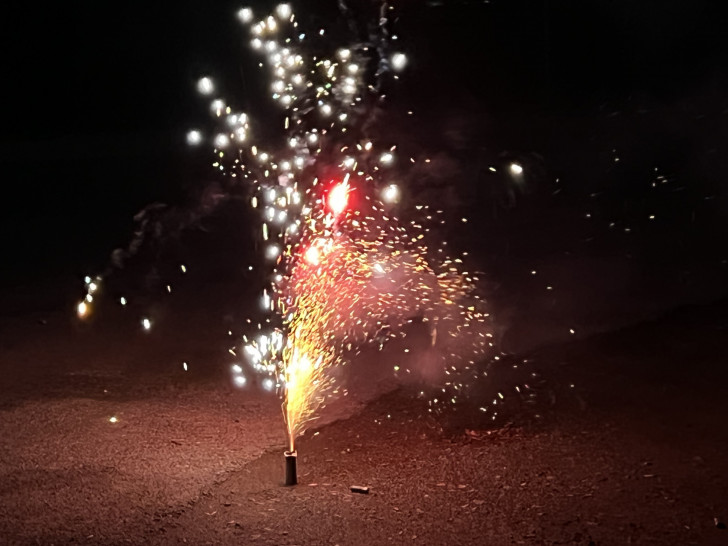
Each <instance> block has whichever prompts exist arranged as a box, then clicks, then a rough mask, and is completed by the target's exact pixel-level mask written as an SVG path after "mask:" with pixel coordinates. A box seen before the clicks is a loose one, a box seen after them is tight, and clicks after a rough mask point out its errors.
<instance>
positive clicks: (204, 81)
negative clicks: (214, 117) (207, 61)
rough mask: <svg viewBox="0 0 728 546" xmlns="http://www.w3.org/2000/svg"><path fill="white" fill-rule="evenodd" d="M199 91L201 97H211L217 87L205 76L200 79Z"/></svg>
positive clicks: (198, 83)
mask: <svg viewBox="0 0 728 546" xmlns="http://www.w3.org/2000/svg"><path fill="white" fill-rule="evenodd" d="M197 91H198V92H199V93H200V94H201V95H211V94H212V93H213V92H214V91H215V85H214V84H213V83H212V80H211V79H210V78H208V77H207V76H205V77H204V78H200V79H199V80H198V82H197Z"/></svg>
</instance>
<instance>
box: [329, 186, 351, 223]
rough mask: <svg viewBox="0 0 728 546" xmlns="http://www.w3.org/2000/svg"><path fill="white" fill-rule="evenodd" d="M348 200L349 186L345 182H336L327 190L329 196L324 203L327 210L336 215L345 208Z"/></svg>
mask: <svg viewBox="0 0 728 546" xmlns="http://www.w3.org/2000/svg"><path fill="white" fill-rule="evenodd" d="M348 202H349V186H348V185H347V184H345V183H343V182H342V183H340V184H336V185H335V186H334V187H333V188H331V191H330V192H329V197H328V199H327V200H326V204H327V205H328V207H329V210H330V211H331V212H333V213H334V215H336V216H338V215H339V214H341V213H342V212H344V211H345V210H346V205H347V203H348Z"/></svg>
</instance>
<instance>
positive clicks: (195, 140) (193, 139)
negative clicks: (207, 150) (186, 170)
mask: <svg viewBox="0 0 728 546" xmlns="http://www.w3.org/2000/svg"><path fill="white" fill-rule="evenodd" d="M200 142H202V133H200V132H199V131H197V130H196V129H193V130H191V131H189V132H188V133H187V144H189V145H190V146H197V145H198V144H199V143H200Z"/></svg>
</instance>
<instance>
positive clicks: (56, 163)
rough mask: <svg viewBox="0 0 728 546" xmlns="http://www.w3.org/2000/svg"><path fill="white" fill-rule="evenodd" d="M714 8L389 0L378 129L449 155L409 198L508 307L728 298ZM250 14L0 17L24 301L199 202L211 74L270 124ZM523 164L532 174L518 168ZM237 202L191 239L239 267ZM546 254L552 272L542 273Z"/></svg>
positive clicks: (9, 258)
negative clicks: (394, 46)
mask: <svg viewBox="0 0 728 546" xmlns="http://www.w3.org/2000/svg"><path fill="white" fill-rule="evenodd" d="M366 4H367V3H366V2H360V3H359V5H360V6H365V5H366ZM714 4H715V3H712V2H708V1H707V0H699V1H693V2H682V1H673V0H667V1H659V2H658V1H644V2H632V1H628V0H616V1H609V2H608V1H593V2H576V1H557V0H543V1H533V2H527V1H513V0H493V1H491V2H476V1H464V0H460V1H459V0H453V1H448V0H442V1H439V2H438V1H434V0H431V1H420V0H408V1H403V2H396V3H395V5H396V6H397V8H398V13H399V14H400V15H399V18H398V19H397V20H396V22H395V28H396V29H397V31H398V34H399V36H400V43H401V45H402V48H403V49H404V51H406V52H407V53H408V56H409V59H410V64H409V66H408V70H407V71H406V72H405V73H404V77H403V78H402V79H401V80H400V84H399V86H398V87H397V88H396V90H395V91H394V92H393V96H392V101H391V105H392V106H391V108H392V111H393V112H395V113H396V112H400V113H401V112H404V111H406V110H408V109H412V110H413V111H414V112H415V116H413V118H410V119H405V118H404V117H403V116H398V115H395V114H393V115H392V116H391V117H389V118H388V121H387V123H388V126H387V128H386V129H387V131H389V132H390V133H391V134H400V135H401V136H402V139H403V143H402V147H403V148H405V149H408V150H410V151H412V153H414V154H419V155H420V156H422V157H425V156H428V157H433V158H435V159H434V160H433V166H432V169H433V170H432V171H431V172H429V174H423V175H422V176H420V175H418V174H417V173H415V174H413V175H412V178H411V183H410V184H408V188H409V192H410V195H409V198H410V199H411V202H414V201H417V200H418V199H422V200H425V201H427V200H431V201H435V202H437V203H445V205H446V208H447V210H446V213H447V214H448V215H450V216H452V218H453V219H459V218H460V217H461V216H467V217H469V218H470V219H471V221H470V223H469V224H467V225H462V224H459V223H458V222H455V227H453V228H450V229H451V231H450V232H449V233H447V236H448V237H449V238H451V239H452V240H453V244H454V245H456V246H458V245H460V246H462V247H463V248H467V249H469V250H471V251H472V254H473V255H474V260H475V265H476V266H477V267H478V268H480V269H483V270H484V271H485V272H486V274H487V275H488V276H489V277H488V278H489V280H488V283H487V286H488V291H489V296H490V297H491V298H492V299H493V301H494V302H495V303H496V304H497V305H498V306H500V307H499V309H502V310H503V311H502V312H501V316H506V315H508V314H509V313H510V314H511V315H513V313H515V314H518V313H519V312H520V313H525V312H526V310H527V309H528V308H529V307H530V306H531V305H536V306H538V305H542V307H543V308H544V309H547V308H548V309H551V310H552V311H553V310H554V309H555V303H554V302H553V301H552V299H553V298H552V294H553V292H549V294H548V298H551V299H544V298H546V296H544V295H543V293H542V291H543V290H544V289H545V287H546V285H551V284H553V283H554V282H555V283H556V284H557V285H559V287H558V288H559V290H560V292H558V293H559V294H561V295H562V297H561V300H559V301H560V303H559V305H561V302H564V301H567V302H569V303H564V304H563V305H564V307H563V309H561V311H560V313H561V316H562V317H563V318H564V321H565V323H566V322H568V321H569V320H572V321H573V320H576V319H575V316H576V315H577V314H578V313H576V312H575V311H574V306H576V305H577V304H580V305H582V307H583V306H584V305H583V302H584V299H583V298H584V297H586V298H588V297H589V294H592V293H595V292H599V297H598V298H595V303H594V305H592V306H591V307H592V311H591V313H592V314H593V315H597V316H596V317H595V316H592V317H591V318H587V319H584V316H583V313H582V315H580V317H581V319H584V320H586V322H589V321H591V322H592V323H593V324H594V325H596V324H597V323H599V324H600V325H603V324H607V323H609V322H610V321H612V318H611V317H612V313H614V312H615V310H614V308H616V307H619V308H620V309H626V308H630V307H639V306H640V305H642V304H644V302H642V303H639V302H635V301H634V298H635V297H637V295H639V297H643V298H647V299H650V301H653V300H659V302H660V305H656V306H655V307H669V306H671V305H674V304H678V303H681V302H685V301H692V300H693V299H696V298H697V299H700V298H703V299H705V298H717V297H719V296H721V295H722V294H724V293H725V287H726V269H727V266H726V263H727V262H726V260H728V250H726V249H728V228H727V227H726V226H728V223H727V222H726V218H727V214H728V200H727V198H726V188H727V185H728V183H727V182H726V175H725V173H726V170H727V169H728V159H726V157H728V156H727V155H726V152H727V151H728V150H726V147H727V146H726V143H727V139H728V125H727V124H726V120H727V119H728V118H727V115H728V96H727V94H726V90H727V89H728V88H727V87H726V77H727V74H726V65H725V61H724V58H725V57H724V56H723V49H724V44H723V42H724V41H725V40H724V30H723V29H724V28H725V23H726V21H725V18H723V17H722V15H721V14H720V13H719V10H718V8H717V7H716V6H714ZM293 6H294V9H296V11H297V12H298V13H299V18H300V19H303V20H304V22H305V20H306V17H312V18H314V19H318V22H323V23H327V24H331V21H330V19H331V18H332V16H331V14H332V13H336V10H335V5H334V2H324V1H323V0H321V1H317V2H307V3H306V8H305V10H306V11H305V12H304V11H303V10H302V9H300V8H297V4H295V3H294V4H293ZM239 7H241V5H239V4H237V3H234V2H214V3H208V2H199V1H192V0H185V1H181V2H177V3H176V5H175V7H174V8H168V7H160V6H157V5H152V6H150V5H142V4H140V5H134V4H133V3H132V4H124V5H118V6H114V7H110V6H109V5H100V4H98V3H91V2H78V3H71V4H70V5H68V4H58V3H56V4H35V3H25V4H23V5H22V6H20V7H19V9H18V10H17V11H15V12H14V13H13V14H12V15H11V14H10V13H6V15H5V16H4V17H3V21H4V22H3V23H2V24H3V27H4V28H3V32H2V40H3V43H2V47H1V50H2V52H3V63H2V66H3V74H4V78H3V82H4V85H3V87H4V97H5V98H4V99H3V105H4V108H3V123H2V128H1V133H0V162H1V168H2V173H3V176H2V193H0V203H1V206H0V209H1V210H0V227H1V230H2V231H1V232H2V239H1V241H2V250H1V252H2V256H1V263H2V273H1V274H2V279H3V289H2V291H3V292H4V295H5V297H6V298H8V297H10V296H13V298H14V299H13V298H11V299H13V301H14V304H15V307H17V308H20V307H23V306H26V307H27V306H33V305H39V304H40V303H39V301H38V298H36V300H33V298H32V297H31V293H32V290H29V289H28V287H32V286H40V285H45V286H48V285H49V284H50V285H52V284H53V283H55V282H56V281H57V282H59V283H60V282H61V281H63V282H67V283H70V284H69V285H72V284H73V283H76V282H77V283H78V287H79V295H80V294H81V293H82V292H81V290H82V281H81V279H82V278H83V276H84V275H85V274H90V273H94V272H95V271H100V270H103V268H104V266H105V264H106V260H107V258H108V255H109V253H110V252H111V251H112V250H113V249H114V248H116V247H119V246H125V245H126V243H127V242H128V241H129V239H130V238H131V231H132V227H133V222H132V217H133V215H134V214H135V213H136V212H137V211H138V210H140V209H142V208H143V207H144V206H146V205H148V204H149V203H152V202H164V203H168V204H170V205H171V206H173V207H177V209H178V210H188V209H193V208H195V207H198V206H199V202H200V200H201V199H204V196H205V195H206V193H205V192H206V191H207V190H206V189H205V188H209V187H210V184H212V183H214V181H215V180H216V173H215V172H214V171H213V169H212V168H211V167H209V163H210V162H211V154H209V153H208V149H207V148H205V147H204V146H203V147H201V148H200V149H197V150H195V149H191V148H190V147H189V146H187V145H186V143H185V141H184V139H185V133H186V131H187V130H188V129H189V128H191V127H196V126H204V124H205V123H207V118H208V116H207V106H206V104H205V102H204V101H203V100H201V99H200V97H198V96H197V94H196V91H195V83H196V81H197V79H198V78H199V77H200V76H202V75H211V76H213V77H214V78H215V80H216V82H217V83H218V84H219V85H220V86H222V88H223V94H224V96H225V97H226V98H230V99H231V100H232V101H233V102H234V103H236V104H237V105H238V106H240V107H241V108H243V109H246V110H247V111H248V112H249V113H250V114H251V116H252V117H253V118H256V116H257V117H260V116H261V115H262V116H263V118H264V119H265V115H266V112H267V111H268V109H269V107H270V106H269V105H268V104H267V101H266V99H265V85H266V82H265V81H264V80H263V79H261V78H260V77H259V74H258V73H257V71H256V69H255V66H256V64H255V63H256V59H255V57H254V56H253V55H252V54H251V53H250V52H249V50H248V48H247V46H246V44H247V41H248V37H247V32H246V31H245V29H244V28H242V26H241V25H240V24H239V22H238V21H237V19H236V17H235V12H236V11H237V9H238V8H239ZM253 7H254V8H256V12H257V13H259V14H260V13H264V12H267V11H268V9H269V8H272V4H271V5H267V4H262V3H259V2H257V3H254V4H253ZM511 161H518V162H519V163H521V164H522V165H523V166H524V168H525V173H524V176H523V177H522V179H520V180H514V179H513V177H511V176H509V175H508V173H507V170H506V167H507V165H508V164H509V163H510V162H511ZM489 167H496V168H497V172H496V173H493V172H492V171H490V170H489ZM653 183H654V185H653ZM231 207H232V208H230V207H229V208H228V209H227V212H224V213H223V214H221V216H220V217H219V218H218V219H217V220H216V221H212V223H210V224H208V225H207V226H204V230H199V229H198V230H197V231H198V232H200V233H202V235H200V234H199V233H198V235H195V236H193V239H194V237H197V238H198V239H197V243H199V245H198V246H201V247H206V248H208V250H209V247H210V246H213V247H215V248H216V249H217V254H214V253H213V254H214V255H215V256H233V255H235V256H236V257H235V258H230V263H229V267H228V269H229V270H230V272H231V274H233V275H234V274H235V272H236V271H237V270H238V269H239V268H240V266H241V265H242V264H243V263H248V262H251V261H252V260H254V259H255V258H254V256H255V252H254V251H253V250H252V242H251V241H252V237H251V236H250V232H249V228H250V225H252V224H251V222H252V219H250V218H249V217H248V216H247V213H246V212H245V211H246V209H245V207H242V206H240V207H239V206H238V205H236V204H233V205H231ZM236 207H237V208H236ZM236 214H238V216H236ZM650 216H654V217H655V218H654V219H652V220H651V219H650V218H649V217H650ZM195 229H196V228H194V229H192V230H191V231H195ZM200 241H201V242H200ZM185 244H187V243H186V242H184V241H183V244H182V250H181V251H180V252H181V253H182V255H183V257H185V258H186V259H187V260H191V261H192V262H194V260H195V255H196V254H195V252H197V251H195V250H194V249H190V250H185V249H184V247H185ZM191 246H192V247H193V246H194V241H193V243H191ZM186 252H187V253H188V255H187V256H184V254H185V253H186ZM203 261H204V260H202V259H200V260H199V262H200V263H202V262H203ZM209 262H210V260H207V263H208V265H209ZM225 267H226V264H225V263H223V264H218V266H215V267H213V269H216V270H218V273H219V270H221V269H225ZM534 269H538V270H539V272H540V271H547V272H550V273H549V274H550V275H551V277H550V278H548V279H544V280H543V282H541V280H540V279H541V278H539V282H540V284H539V285H538V286H536V285H534V284H533V282H534V281H533V279H532V276H531V271H532V270H534ZM646 286H652V287H654V291H653V292H652V293H650V294H648V295H645V291H644V288H645V287H646ZM51 292H53V291H51ZM38 293H42V294H43V298H45V300H44V301H47V302H51V301H52V302H53V303H54V304H64V305H65V304H66V303H67V301H66V300H65V299H63V298H62V297H60V295H58V294H55V295H51V296H49V295H48V292H47V291H45V292H40V291H39V292H38ZM570 293H571V296H569V294H570ZM18 294H21V296H18ZM540 299H543V302H542V303H541V304H539V303H538V301H540ZM638 299H639V298H638ZM21 300H22V301H21ZM599 301H610V302H611V304H610V305H611V306H610V307H609V309H607V308H606V307H600V306H599V303H598V302H599ZM615 301H619V302H620V303H619V305H616V304H614V302H615ZM643 307H644V305H643ZM507 308H510V310H507ZM514 308H515V309H516V310H515V311H514ZM554 312H556V311H554ZM615 320H616V319H615ZM616 322H619V320H616ZM616 322H615V323H616Z"/></svg>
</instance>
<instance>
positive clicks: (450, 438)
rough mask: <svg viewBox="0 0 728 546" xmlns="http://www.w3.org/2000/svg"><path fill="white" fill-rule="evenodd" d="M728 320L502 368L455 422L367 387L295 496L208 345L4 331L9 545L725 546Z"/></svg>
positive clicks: (652, 329)
mask: <svg viewBox="0 0 728 546" xmlns="http://www.w3.org/2000/svg"><path fill="white" fill-rule="evenodd" d="M727 308H728V305H726V302H721V303H718V304H715V305H712V306H707V307H700V308H697V307H696V308H687V309H682V310H679V311H676V312H673V313H671V314H670V315H668V316H666V317H664V318H662V319H660V320H657V321H654V322H650V323H644V324H641V325H637V326H634V327H630V328H628V329H624V330H621V331H617V332H611V333H607V334H602V335H598V336H593V337H590V338H588V339H584V340H579V341H574V342H572V343H566V344H559V345H555V346H551V347H547V348H545V349H541V350H538V351H535V352H533V353H531V354H529V355H525V356H521V357H519V358H515V357H512V358H510V359H509V358H504V359H502V360H501V361H500V362H499V363H498V365H497V366H493V367H491V368H490V369H489V380H488V383H484V384H483V386H482V388H478V389H475V390H474V391H473V393H472V397H471V401H472V407H471V405H467V404H466V405H464V406H462V407H461V408H460V409H459V411H457V412H451V411H450V412H445V413H443V414H438V415H433V414H430V413H429V412H428V411H427V409H428V406H427V405H426V403H425V401H423V400H421V399H418V398H417V397H416V396H414V395H413V394H412V393H411V392H409V390H407V389H399V390H396V391H393V392H388V393H386V394H379V395H378V393H381V392H383V391H386V390H390V388H391V385H390V384H387V385H386V386H382V385H379V386H377V387H376V388H374V387H371V388H368V389H364V390H363V391H362V392H364V391H366V392H365V394H362V395H361V396H360V398H359V399H356V398H355V397H354V398H355V399H354V400H353V401H352V402H351V403H349V404H348V405H346V406H342V407H337V408H334V409H333V410H330V411H329V413H328V415H324V419H323V420H322V421H321V422H320V423H319V425H318V426H317V428H316V429H315V430H311V431H309V432H308V433H307V434H306V435H304V437H303V438H302V439H301V440H300V442H299V445H298V452H299V482H300V484H299V485H298V486H296V487H283V486H282V485H281V482H282V479H283V454H282V452H283V449H284V437H283V426H282V420H281V415H280V408H279V403H278V401H277V400H276V399H275V398H274V397H272V396H270V395H267V394H265V393H260V392H257V391H256V390H254V389H250V390H247V391H246V390H244V391H240V390H236V389H233V388H232V387H231V386H230V384H229V378H228V377H227V375H226V373H224V369H225V367H226V363H227V361H226V357H225V356H224V351H223V347H224V340H223V339H221V338H219V337H215V334H214V333H211V332H213V331H214V330H215V325H211V326H210V327H209V328H207V329H205V328H199V327H198V326H194V327H191V328H190V329H188V330H187V331H185V330H183V329H180V328H178V327H177V326H174V327H172V326H170V328H169V329H167V330H165V329H164V328H160V330H159V331H158V332H155V333H154V335H150V336H147V337H144V338H142V339H141V340H140V341H136V340H137V339H139V336H138V335H134V336H130V335H129V331H127V330H126V329H125V327H124V326H123V325H122V326H119V325H117V324H114V323H113V321H112V322H111V323H110V324H114V326H111V325H107V326H103V327H99V326H96V327H94V328H93V329H92V330H86V329H79V328H78V327H77V325H74V324H73V323H72V322H69V321H68V320H67V319H64V318H63V317H62V316H59V315H45V316H43V317H40V316H24V317H22V318H16V319H13V320H9V319H8V320H4V321H3V323H2V325H1V326H2V332H3V337H2V340H1V342H2V345H1V346H0V371H1V372H2V377H3V379H4V381H3V391H2V398H0V536H2V537H3V538H2V540H0V542H2V543H7V544H68V543H73V544H142V543H143V544H183V543H187V544H341V545H344V544H360V543H364V544H388V543H412V544H494V545H499V544H584V545H587V544H728V530H726V529H725V528H724V527H725V523H726V522H728V476H726V474H725V461H726V460H728V427H726V426H725V416H726V415H728V413H727V410H728V396H727V395H728V383H727V382H726V379H727V378H728V377H727V376H728V372H727V371H726V369H725V366H724V364H725V354H726V348H728V347H727V345H728V336H727V335H726V330H727V329H728V319H727V318H726V316H728V313H726V312H725V311H726V309H727ZM130 339H134V340H135V341H134V342H133V343H131V342H130V341H129V340H130ZM203 346H206V347H210V349H209V352H204V351H203V350H202V349H201V348H200V347H203ZM182 358H186V359H188V360H189V364H190V366H189V371H188V372H184V371H183V370H182V367H181V362H182ZM514 363H517V364H518V365H519V367H518V368H517V369H514V367H513V365H514ZM534 374H535V375H534ZM534 378H538V381H537V386H535V387H534V388H533V392H534V393H535V394H536V396H535V397H534V398H530V399H525V398H519V397H518V396H515V395H514V394H513V393H514V388H515V386H517V385H520V384H522V383H523V382H524V381H525V380H526V379H529V380H531V381H536V379H534ZM497 392H503V393H505V399H504V400H503V401H502V402H501V410H500V413H499V417H498V419H497V420H495V421H492V420H491V419H490V418H489V417H488V414H484V413H483V412H481V411H479V410H478V408H479V407H480V406H481V405H482V404H486V403H487V404H490V403H491V398H493V397H494V396H493V395H494V393H497ZM375 396H376V398H375V399H374V400H373V401H372V402H371V403H369V404H368V405H366V406H365V407H362V405H363V402H365V401H366V400H367V399H371V398H374V397H375ZM112 417H115V418H116V422H111V418H112ZM352 485H360V486H366V487H369V488H370V489H369V493H368V494H359V493H352V492H351V491H350V486H352Z"/></svg>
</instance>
